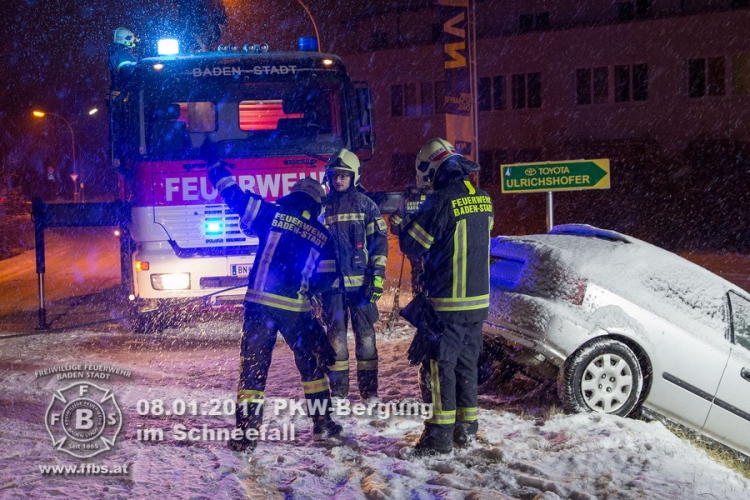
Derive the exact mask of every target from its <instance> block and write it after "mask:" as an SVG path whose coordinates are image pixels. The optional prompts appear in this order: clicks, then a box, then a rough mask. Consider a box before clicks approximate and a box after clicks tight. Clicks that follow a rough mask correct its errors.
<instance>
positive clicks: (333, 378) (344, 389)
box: [328, 359, 349, 399]
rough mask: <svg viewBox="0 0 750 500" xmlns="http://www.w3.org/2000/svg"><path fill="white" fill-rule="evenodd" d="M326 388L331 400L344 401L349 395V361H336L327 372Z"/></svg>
mask: <svg viewBox="0 0 750 500" xmlns="http://www.w3.org/2000/svg"><path fill="white" fill-rule="evenodd" d="M328 386H329V387H330V388H331V397H332V398H341V399H346V397H347V396H348V395H349V360H348V359H347V360H344V361H336V363H334V365H333V366H332V367H331V369H330V371H329V372H328Z"/></svg>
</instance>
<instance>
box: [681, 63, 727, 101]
mask: <svg viewBox="0 0 750 500" xmlns="http://www.w3.org/2000/svg"><path fill="white" fill-rule="evenodd" d="M724 92H725V91H724V58H723V57H710V58H708V59H690V60H688V96H689V97H703V96H705V95H706V94H708V95H724Z"/></svg>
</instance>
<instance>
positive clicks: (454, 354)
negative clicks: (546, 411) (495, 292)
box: [399, 138, 493, 456]
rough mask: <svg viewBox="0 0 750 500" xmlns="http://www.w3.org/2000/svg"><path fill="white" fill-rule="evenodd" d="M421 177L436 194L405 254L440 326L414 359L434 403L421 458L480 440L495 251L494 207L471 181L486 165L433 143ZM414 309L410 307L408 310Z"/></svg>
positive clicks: (407, 223) (404, 231)
mask: <svg viewBox="0 0 750 500" xmlns="http://www.w3.org/2000/svg"><path fill="white" fill-rule="evenodd" d="M416 167H417V175H418V176H421V177H422V178H423V179H424V180H425V181H427V182H431V183H432V187H433V189H434V191H435V192H434V193H433V194H431V195H430V196H429V197H428V198H427V200H426V201H425V202H424V204H423V205H422V207H421V209H420V211H419V212H417V213H416V214H414V215H413V216H408V217H407V218H406V219H405V220H404V221H403V223H402V224H401V228H400V235H401V236H400V239H399V244H400V247H401V250H402V251H403V252H404V253H406V255H407V256H409V257H410V258H412V259H414V258H420V257H421V258H422V262H423V264H424V273H423V274H422V282H423V285H424V293H425V294H426V297H427V302H426V304H427V305H428V307H429V306H431V308H432V309H434V313H435V314H434V316H436V318H435V319H434V321H430V322H429V323H430V324H423V325H422V326H420V328H423V329H424V330H426V331H420V330H419V329H418V330H417V335H416V336H415V341H416V340H417V337H423V336H424V334H429V335H428V337H429V338H431V339H432V340H431V342H428V343H423V344H421V347H420V349H419V351H420V352H417V353H412V352H411V351H412V350H411V349H410V355H411V354H415V356H410V360H411V361H412V362H413V363H415V362H419V363H420V368H419V377H420V388H421V389H422V398H423V400H424V401H425V402H428V403H432V404H433V417H432V418H430V419H429V420H426V421H425V426H424V430H423V432H422V436H421V437H420V438H419V441H418V442H417V445H416V447H415V453H416V455H418V456H421V455H430V454H437V453H449V452H450V451H451V450H452V449H453V445H454V444H455V445H457V446H466V445H467V444H468V443H469V442H471V441H472V440H473V439H475V437H476V433H477V428H478V422H477V360H478V358H479V352H480V350H481V346H482V323H483V321H484V320H485V319H486V318H487V312H488V310H489V247H490V231H491V229H492V224H493V207H492V201H491V200H490V197H489V195H488V194H487V193H485V192H484V191H482V190H481V189H479V188H476V187H475V186H474V185H473V184H472V183H471V182H470V180H469V175H470V174H472V173H475V172H477V171H478V170H479V165H477V164H476V163H474V162H472V161H469V160H467V159H465V158H464V157H463V156H461V155H459V154H456V151H455V149H454V148H453V146H452V145H451V144H450V143H449V142H447V141H445V140H444V139H439V138H436V139H432V140H430V141H428V142H427V143H426V144H425V145H424V146H423V147H422V149H421V150H420V152H419V154H418V155H417V165H416ZM407 308H408V306H407Z"/></svg>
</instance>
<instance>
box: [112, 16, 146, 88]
mask: <svg viewBox="0 0 750 500" xmlns="http://www.w3.org/2000/svg"><path fill="white" fill-rule="evenodd" d="M139 41H140V40H138V38H137V37H136V36H135V34H134V33H133V32H132V31H130V30H129V29H127V28H122V27H120V28H117V29H116V30H115V36H114V40H113V41H112V44H111V45H110V46H109V49H107V55H108V56H109V85H110V88H109V96H108V97H109V100H111V101H114V100H116V99H118V98H119V97H120V93H121V92H122V90H123V87H124V86H125V82H126V81H127V80H128V79H129V78H130V76H131V75H132V74H133V72H134V71H135V65H136V63H137V62H138V58H137V57H136V55H135V46H136V43H138V42H139Z"/></svg>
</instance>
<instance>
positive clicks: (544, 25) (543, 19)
mask: <svg viewBox="0 0 750 500" xmlns="http://www.w3.org/2000/svg"><path fill="white" fill-rule="evenodd" d="M534 29H535V30H536V31H547V30H548V29H549V12H542V13H540V14H536V15H535V16H534Z"/></svg>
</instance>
